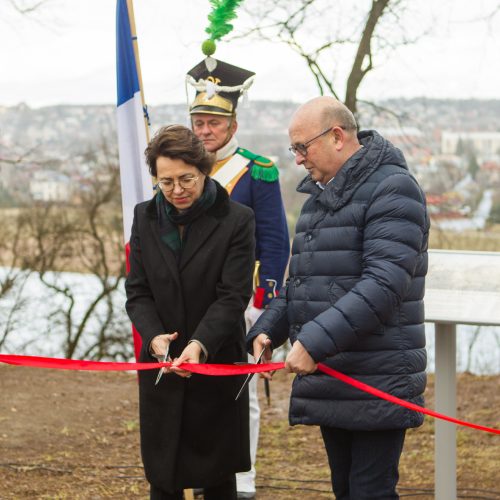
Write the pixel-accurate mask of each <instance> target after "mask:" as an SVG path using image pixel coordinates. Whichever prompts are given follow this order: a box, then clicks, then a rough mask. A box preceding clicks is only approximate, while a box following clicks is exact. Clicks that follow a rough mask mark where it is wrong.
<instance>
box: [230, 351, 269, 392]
mask: <svg viewBox="0 0 500 500" xmlns="http://www.w3.org/2000/svg"><path fill="white" fill-rule="evenodd" d="M266 349H267V346H264V349H262V351H261V352H260V354H259V357H258V358H257V361H256V362H255V364H256V365H258V364H259V363H260V360H261V359H262V355H263V354H264V351H265V350H266ZM254 375H255V373H249V374H248V375H247V378H246V379H245V382H243V385H242V386H241V388H240V390H239V391H238V394H237V395H236V397H235V398H234V400H235V401H238V398H239V397H240V396H241V393H242V392H243V389H245V387H246V386H247V385H248V384H249V383H250V380H252V377H253V376H254Z"/></svg>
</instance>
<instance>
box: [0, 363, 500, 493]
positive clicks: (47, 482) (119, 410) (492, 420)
mask: <svg viewBox="0 0 500 500" xmlns="http://www.w3.org/2000/svg"><path fill="white" fill-rule="evenodd" d="M290 383H291V377H290V376H289V375H286V374H284V373H277V374H276V375H275V380H273V381H272V383H271V391H272V404H271V406H269V407H268V406H267V404H266V403H265V401H263V400H262V401H261V406H262V420H261V438H260V446H259V456H258V464H257V465H258V476H257V498H258V499H259V500H271V499H272V500H274V499H278V500H280V499H283V500H284V499H295V498H301V499H321V498H332V497H333V495H332V494H331V490H330V485H329V472H328V466H327V461H326V455H325V452H324V449H323V446H322V442H321V438H320V435H319V432H318V429H317V428H315V427H303V426H299V427H293V428H291V427H289V426H288V422H287V409H288V408H287V407H288V395H289V388H290ZM259 384H262V381H260V382H259ZM499 387H500V376H489V377H486V376H483V377H478V376H472V375H469V374H463V375H460V377H459V382H458V418H462V419H466V420H470V421H473V422H476V423H480V424H483V425H488V426H496V427H497V428H498V427H499V426H500V420H499V416H498V415H499V412H498V410H499V408H500V391H499ZM260 389H262V387H261V388H260ZM260 392H261V393H263V391H262V390H261V391H260ZM0 394H1V397H0V499H14V498H15V499H18V498H30V499H33V498H36V499H99V498H117V499H129V498H130V499H134V498H147V497H148V487H147V483H146V481H145V479H144V476H143V471H142V467H141V460H140V455H139V433H138V431H139V429H138V419H137V413H138V408H137V406H138V403H137V383H136V376H135V374H132V373H111V372H109V373H106V372H102V373H95V372H70V371H56V370H45V369H32V368H21V367H13V366H6V365H0ZM427 406H428V407H430V408H433V407H434V401H433V383H432V379H431V380H430V383H429V387H428V391H427ZM433 429H434V422H433V419H431V418H427V419H426V422H425V424H424V426H422V427H421V428H420V429H417V430H412V431H410V432H409V433H408V435H407V436H408V437H407V440H406V445H405V451H404V453H403V457H402V463H401V479H400V488H399V490H400V494H401V496H402V497H405V496H408V497H409V496H412V497H418V498H424V499H426V498H427V499H431V498H433V487H434V463H433V460H434V449H433V442H434V436H433ZM457 443H458V458H457V467H458V488H459V498H476V499H500V491H499V490H500V488H499V487H498V486H497V480H498V464H499V463H500V451H499V450H500V446H499V445H500V436H498V435H492V434H487V433H484V432H479V431H474V430H472V429H467V428H463V427H462V428H459V429H458V431H457Z"/></svg>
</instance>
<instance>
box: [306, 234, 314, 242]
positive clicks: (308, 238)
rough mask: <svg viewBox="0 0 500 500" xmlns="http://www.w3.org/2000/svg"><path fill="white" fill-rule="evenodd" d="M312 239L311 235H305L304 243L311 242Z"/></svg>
mask: <svg viewBox="0 0 500 500" xmlns="http://www.w3.org/2000/svg"><path fill="white" fill-rule="evenodd" d="M312 239H313V237H312V234H311V233H309V234H307V235H306V241H311V240H312Z"/></svg>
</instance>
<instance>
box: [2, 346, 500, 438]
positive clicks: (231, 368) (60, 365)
mask: <svg viewBox="0 0 500 500" xmlns="http://www.w3.org/2000/svg"><path fill="white" fill-rule="evenodd" d="M0 362H1V363H7V364H10V365H19V366H30V367H33V368H55V369H59V370H96V371H127V370H154V369H159V368H162V367H169V366H170V365H171V363H160V362H158V363H126V362H123V363H120V362H112V361H84V360H76V359H64V358H45V357H41V356H20V355H16V354H0ZM179 368H181V369H183V370H186V371H189V372H191V373H197V374H199V375H211V376H216V377H217V376H230V375H247V374H248V373H261V372H271V371H273V372H274V371H278V370H282V369H283V368H285V363H262V364H258V365H257V364H237V365H219V364H201V363H200V364H191V363H183V364H181V365H179ZM318 370H320V371H322V372H323V373H325V374H326V375H329V376H331V377H334V378H336V379H338V380H340V381H342V382H344V383H346V384H348V385H351V386H353V387H355V388H357V389H359V390H361V391H363V392H366V393H368V394H371V395H373V396H376V397H378V398H381V399H385V400H386V401H389V402H391V403H393V404H397V405H400V406H403V407H405V408H408V409H409V410H413V411H416V412H419V413H424V414H426V415H429V416H431V417H434V418H439V419H441V420H446V421H447V422H451V423H454V424H457V425H462V426H465V427H471V428H472V429H476V430H480V431H484V432H491V433H492V434H500V429H494V428H492V427H486V426H483V425H478V424H474V423H471V422H466V421H464V420H459V419H457V418H454V417H449V416H448V415H443V414H442V413H438V412H436V411H433V410H429V409H428V408H424V407H422V406H418V405H416V404H413V403H410V402H408V401H405V400H403V399H400V398H397V397H395V396H392V395H390V394H387V393H386V392H383V391H381V390H379V389H376V388H375V387H372V386H370V385H367V384H364V383H363V382H360V381H359V380H356V379H355V378H352V377H349V376H348V375H344V374H343V373H340V372H338V371H337V370H334V369H332V368H329V367H328V366H326V365H324V364H322V363H319V364H318Z"/></svg>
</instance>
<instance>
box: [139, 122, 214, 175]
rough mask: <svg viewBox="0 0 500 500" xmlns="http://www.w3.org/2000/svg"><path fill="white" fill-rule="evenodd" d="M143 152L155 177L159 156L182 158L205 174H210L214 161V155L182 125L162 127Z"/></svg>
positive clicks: (150, 171) (173, 158) (174, 158)
mask: <svg viewBox="0 0 500 500" xmlns="http://www.w3.org/2000/svg"><path fill="white" fill-rule="evenodd" d="M144 154H145V155H146V163H147V164H148V167H149V173H150V174H151V175H152V176H153V177H156V174H157V171H156V160H157V159H158V157H160V156H166V157H167V158H170V159H172V160H177V159H180V160H183V161H184V162H185V163H187V164H188V165H193V166H195V167H196V168H198V170H199V171H200V172H201V173H202V174H205V175H210V172H211V171H212V166H213V164H214V161H215V156H214V155H213V154H211V153H209V152H208V151H207V150H206V149H205V146H204V145H203V142H202V141H201V140H200V139H198V137H196V136H195V135H194V134H193V132H192V131H191V130H190V129H188V128H187V127H184V126H183V125H169V126H168V127H162V128H161V129H160V130H158V132H156V134H155V136H154V137H153V138H152V139H151V141H150V142H149V144H148V147H147V148H146V150H145V151H144Z"/></svg>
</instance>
